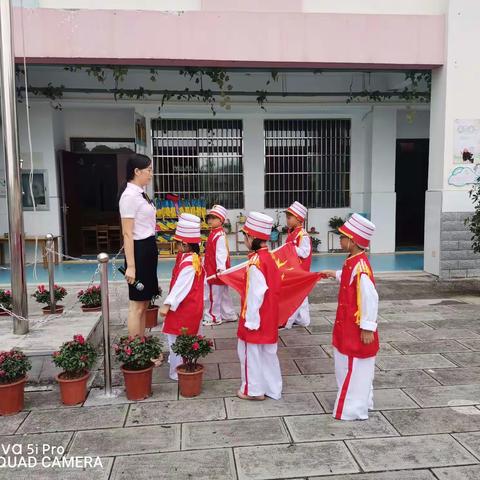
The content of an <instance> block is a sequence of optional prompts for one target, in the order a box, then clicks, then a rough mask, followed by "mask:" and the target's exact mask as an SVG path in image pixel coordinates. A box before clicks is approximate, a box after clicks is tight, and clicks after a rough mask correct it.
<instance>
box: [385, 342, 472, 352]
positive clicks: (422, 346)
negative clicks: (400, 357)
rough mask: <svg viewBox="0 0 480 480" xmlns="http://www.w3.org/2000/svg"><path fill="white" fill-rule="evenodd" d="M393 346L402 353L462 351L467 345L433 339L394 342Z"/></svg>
mask: <svg viewBox="0 0 480 480" xmlns="http://www.w3.org/2000/svg"><path fill="white" fill-rule="evenodd" d="M393 346H394V347H395V348H398V349H399V350H401V351H402V352H403V353H407V354H410V353H446V352H464V351H468V349H467V347H465V346H464V345H462V344H460V343H459V342H457V341H456V340H434V341H425V342H394V343H393Z"/></svg>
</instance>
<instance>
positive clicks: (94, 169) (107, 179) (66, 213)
mask: <svg viewBox="0 0 480 480" xmlns="http://www.w3.org/2000/svg"><path fill="white" fill-rule="evenodd" d="M127 158H128V154H124V153H122V154H116V153H72V152H67V151H63V152H61V155H60V158H59V171H60V183H61V185H60V186H61V188H60V191H61V199H60V205H61V211H62V223H63V236H64V238H63V241H64V251H65V252H66V253H67V254H68V255H70V256H73V257H81V256H82V255H96V254H98V253H99V252H101V251H102V252H107V253H116V252H118V250H119V249H120V245H121V235H120V216H119V212H118V192H119V188H120V186H121V185H122V184H123V183H124V182H125V164H126V160H127Z"/></svg>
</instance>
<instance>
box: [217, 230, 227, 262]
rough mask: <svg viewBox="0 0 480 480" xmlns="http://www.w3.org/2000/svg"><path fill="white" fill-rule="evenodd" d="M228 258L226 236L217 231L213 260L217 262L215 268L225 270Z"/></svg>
mask: <svg viewBox="0 0 480 480" xmlns="http://www.w3.org/2000/svg"><path fill="white" fill-rule="evenodd" d="M227 259H228V248H227V238H226V235H225V234H224V233H219V238H218V240H217V251H216V252H215V260H216V263H217V270H222V271H223V270H226V269H227V266H226V263H227Z"/></svg>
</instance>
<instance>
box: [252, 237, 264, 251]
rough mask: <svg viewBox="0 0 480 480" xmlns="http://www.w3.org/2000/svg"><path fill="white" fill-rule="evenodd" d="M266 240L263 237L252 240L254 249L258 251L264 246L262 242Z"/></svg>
mask: <svg viewBox="0 0 480 480" xmlns="http://www.w3.org/2000/svg"><path fill="white" fill-rule="evenodd" d="M265 241H266V240H262V239H261V238H254V239H253V240H252V250H253V251H254V252H256V251H257V250H260V249H261V248H262V242H265Z"/></svg>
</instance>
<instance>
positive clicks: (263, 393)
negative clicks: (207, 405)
mask: <svg viewBox="0 0 480 480" xmlns="http://www.w3.org/2000/svg"><path fill="white" fill-rule="evenodd" d="M306 215H307V209H306V207H305V206H303V205H302V204H301V203H299V202H294V203H293V204H292V205H291V206H290V207H289V208H288V209H287V210H286V220H287V226H288V229H289V233H288V236H287V240H286V241H287V242H291V243H292V244H293V245H294V247H295V250H296V253H297V256H298V259H299V263H300V265H301V267H302V268H303V269H305V270H307V271H309V270H310V268H311V262H312V242H311V238H310V237H309V235H308V232H307V231H306V230H305V228H304V222H305V219H306ZM226 218H227V211H226V209H225V208H224V207H222V206H220V205H215V206H214V207H213V208H212V210H210V211H209V213H208V216H207V222H208V224H209V226H210V228H211V232H210V235H209V237H208V240H207V243H206V250H205V255H204V259H203V262H202V260H201V258H200V230H201V221H200V218H198V217H196V216H195V215H191V214H182V215H181V216H180V218H179V220H178V223H177V227H176V231H175V237H174V238H175V240H176V241H177V243H178V255H177V259H176V262H175V266H174V268H173V271H172V279H171V282H170V291H169V294H168V296H167V297H166V298H165V301H164V303H163V306H162V307H161V308H160V313H161V315H162V316H164V317H165V319H164V324H163V333H165V334H166V336H167V339H168V344H169V347H170V355H169V364H170V378H172V379H177V371H176V367H177V366H178V365H179V364H180V363H181V362H182V359H181V358H180V357H179V356H178V355H176V354H175V353H174V352H173V351H172V349H171V346H172V344H173V343H174V342H175V339H176V337H177V335H179V334H180V333H181V330H182V328H185V327H186V328H187V329H188V333H190V334H192V335H196V334H198V333H201V329H202V319H203V325H209V326H210V325H219V324H221V323H222V322H231V321H237V320H238V331H237V337H238V344H237V351H238V358H239V362H240V368H241V385H240V389H239V390H238V392H237V396H238V397H239V398H242V399H245V400H264V399H265V397H270V398H272V399H280V398H281V395H282V375H281V370H280V363H279V359H278V355H277V348H278V334H279V327H278V308H279V307H278V304H279V296H280V286H281V276H280V273H279V270H278V268H277V265H276V263H275V261H274V259H273V257H272V255H271V253H270V252H269V249H268V245H267V242H268V240H269V238H270V234H271V231H272V227H273V219H272V218H271V217H269V216H268V215H265V214H262V213H258V212H251V213H249V214H248V217H247V220H246V222H245V224H244V226H243V229H242V233H243V235H244V237H245V245H246V246H247V247H248V249H249V255H248V263H247V267H246V269H245V276H244V282H245V288H244V294H243V295H242V298H241V305H240V314H239V315H237V313H236V312H235V310H234V308H233V304H232V300H231V297H230V294H229V290H228V287H227V286H226V285H225V284H224V283H223V282H222V280H221V275H220V274H221V273H222V272H224V271H225V270H228V269H229V268H230V254H229V250H228V243H227V238H226V234H225V232H224V230H223V223H224V222H225V220H226ZM374 229H375V226H374V225H373V224H372V223H371V222H370V221H368V220H367V219H366V218H364V217H362V216H361V215H358V214H353V215H352V216H351V217H350V218H349V219H348V220H347V221H346V223H345V224H344V225H343V226H342V227H341V228H340V229H339V234H340V243H341V246H342V248H343V249H344V250H345V251H346V252H348V253H349V256H348V258H347V259H346V261H345V263H344V266H343V269H342V270H341V271H337V272H335V271H325V272H323V273H324V275H325V276H327V277H331V278H335V279H336V280H337V281H338V282H340V293H339V297H338V309H337V316H336V320H335V324H334V327H333V342H332V343H333V350H334V360H335V374H336V380H337V385H338V395H337V399H336V402H335V408H334V412H333V415H334V417H335V418H336V419H341V420H357V419H366V418H368V410H369V409H372V408H373V387H372V382H373V375H374V369H375V356H376V354H377V352H378V348H379V341H378V334H377V331H376V330H377V322H376V319H377V311H378V295H377V292H376V289H375V280H374V277H373V272H372V269H371V266H370V264H369V261H368V258H367V256H366V254H365V250H366V249H367V248H368V246H369V242H370V239H371V236H372V234H373V232H374ZM294 324H297V325H301V326H304V327H305V326H308V325H309V324H310V313H309V305H308V298H306V299H305V300H304V302H303V303H302V304H301V305H300V307H299V308H298V309H297V311H296V312H295V313H294V314H293V315H292V316H291V317H290V318H289V320H288V322H287V324H286V326H285V328H287V329H288V328H291V327H292V326H293V325H294Z"/></svg>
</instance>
